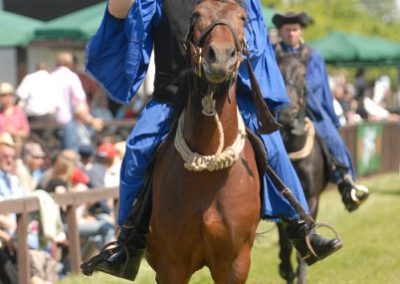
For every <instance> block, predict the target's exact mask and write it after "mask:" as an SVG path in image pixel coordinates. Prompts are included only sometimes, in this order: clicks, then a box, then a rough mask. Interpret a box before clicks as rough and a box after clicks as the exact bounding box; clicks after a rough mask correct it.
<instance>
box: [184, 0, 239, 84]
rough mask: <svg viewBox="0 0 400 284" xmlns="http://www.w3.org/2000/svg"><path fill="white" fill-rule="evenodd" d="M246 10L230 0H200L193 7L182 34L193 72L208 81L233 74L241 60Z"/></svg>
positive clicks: (226, 79)
mask: <svg viewBox="0 0 400 284" xmlns="http://www.w3.org/2000/svg"><path fill="white" fill-rule="evenodd" d="M245 21H246V12H245V10H244V9H243V7H241V5H239V4H238V2H237V1H234V0H226V1H217V0H202V1H199V3H198V4H197V5H196V7H195V8H194V10H193V13H192V17H191V21H190V28H189V32H188V35H187V38H186V46H187V49H188V61H189V64H190V65H191V67H192V68H193V69H194V73H195V74H196V75H197V76H198V77H200V78H202V76H203V74H204V77H205V80H207V82H208V84H210V85H220V84H222V83H224V82H230V81H232V79H234V78H236V76H235V75H236V71H237V69H238V68H239V65H240V63H241V62H242V51H243V47H244V30H243V26H244V22H245Z"/></svg>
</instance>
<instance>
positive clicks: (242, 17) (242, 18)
mask: <svg viewBox="0 0 400 284" xmlns="http://www.w3.org/2000/svg"><path fill="white" fill-rule="evenodd" d="M240 19H241V20H242V22H243V23H245V22H246V21H247V17H246V16H244V15H243V16H241V17H240Z"/></svg>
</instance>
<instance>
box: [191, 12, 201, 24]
mask: <svg viewBox="0 0 400 284" xmlns="http://www.w3.org/2000/svg"><path fill="white" fill-rule="evenodd" d="M199 18H200V13H199V12H194V13H193V14H192V17H191V18H190V22H191V23H194V22H195V21H197V20H198V19H199Z"/></svg>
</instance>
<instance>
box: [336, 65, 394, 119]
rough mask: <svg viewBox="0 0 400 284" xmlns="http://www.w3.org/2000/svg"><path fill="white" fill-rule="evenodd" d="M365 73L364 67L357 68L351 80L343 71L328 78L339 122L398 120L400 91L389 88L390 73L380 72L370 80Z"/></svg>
mask: <svg viewBox="0 0 400 284" xmlns="http://www.w3.org/2000/svg"><path fill="white" fill-rule="evenodd" d="M364 76H365V70H364V69H359V70H357V72H356V76H355V78H354V80H353V82H352V81H350V80H349V78H348V74H347V73H345V72H334V73H332V74H331V76H330V78H329V85H330V88H331V91H332V94H333V96H334V108H335V113H336V115H337V116H338V118H339V121H340V125H341V126H345V125H354V124H360V123H363V122H366V121H373V122H377V121H392V122H393V121H394V122H400V115H399V110H400V102H399V99H400V98H399V96H400V92H396V91H393V90H392V86H391V81H390V78H389V76H387V75H381V76H379V77H378V78H376V80H370V81H367V80H366V79H365V77H364Z"/></svg>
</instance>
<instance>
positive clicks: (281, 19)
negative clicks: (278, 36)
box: [272, 12, 311, 29]
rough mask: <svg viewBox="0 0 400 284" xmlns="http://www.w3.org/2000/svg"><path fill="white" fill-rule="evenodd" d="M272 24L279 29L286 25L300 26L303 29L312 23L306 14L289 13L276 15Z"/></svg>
mask: <svg viewBox="0 0 400 284" xmlns="http://www.w3.org/2000/svg"><path fill="white" fill-rule="evenodd" d="M272 22H273V23H274V25H275V26H276V27H277V28H278V29H279V28H281V27H282V26H283V25H285V24H300V25H301V26H302V27H303V28H305V27H307V26H308V25H309V24H310V23H311V18H310V17H309V16H308V14H307V13H306V12H301V13H294V12H288V13H286V14H283V15H282V14H275V15H274V16H273V17H272Z"/></svg>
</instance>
